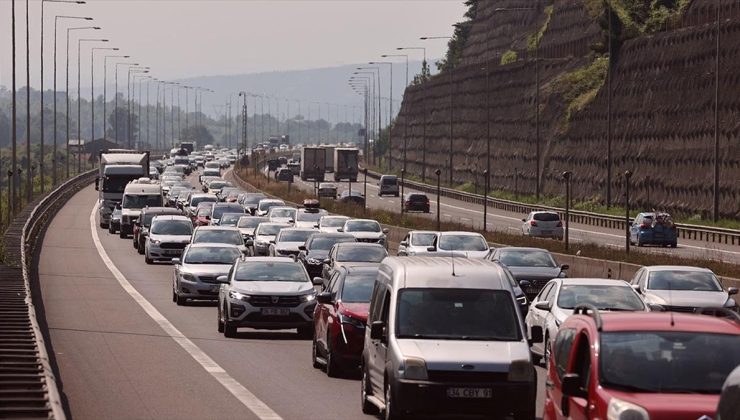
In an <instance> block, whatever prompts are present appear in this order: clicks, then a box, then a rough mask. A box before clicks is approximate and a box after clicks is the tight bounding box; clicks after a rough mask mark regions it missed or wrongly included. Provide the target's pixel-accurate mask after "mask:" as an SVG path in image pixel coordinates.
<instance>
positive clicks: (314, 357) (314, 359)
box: [311, 335, 322, 369]
mask: <svg viewBox="0 0 740 420" xmlns="http://www.w3.org/2000/svg"><path fill="white" fill-rule="evenodd" d="M311 363H312V364H313V368H314V369H321V367H322V364H321V362H319V349H318V348H317V344H316V335H314V337H313V342H312V344H311Z"/></svg>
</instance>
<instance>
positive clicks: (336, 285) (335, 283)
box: [329, 273, 342, 298]
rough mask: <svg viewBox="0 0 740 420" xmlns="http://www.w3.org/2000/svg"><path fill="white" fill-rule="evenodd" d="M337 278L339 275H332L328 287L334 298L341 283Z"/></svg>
mask: <svg viewBox="0 0 740 420" xmlns="http://www.w3.org/2000/svg"><path fill="white" fill-rule="evenodd" d="M339 277H340V275H339V273H334V275H332V276H331V281H332V283H331V284H330V285H329V290H330V291H331V294H332V296H333V297H335V298H336V297H337V293H338V292H339V286H340V285H341V283H342V281H341V279H340V278H339Z"/></svg>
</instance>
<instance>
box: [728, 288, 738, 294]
mask: <svg viewBox="0 0 740 420" xmlns="http://www.w3.org/2000/svg"><path fill="white" fill-rule="evenodd" d="M736 294H737V287H728V288H727V295H728V296H732V295H736Z"/></svg>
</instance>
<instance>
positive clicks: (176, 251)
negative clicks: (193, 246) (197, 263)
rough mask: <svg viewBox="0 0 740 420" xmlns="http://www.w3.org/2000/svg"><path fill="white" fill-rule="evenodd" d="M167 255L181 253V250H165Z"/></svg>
mask: <svg viewBox="0 0 740 420" xmlns="http://www.w3.org/2000/svg"><path fill="white" fill-rule="evenodd" d="M164 253H165V255H180V251H178V250H175V249H168V250H165V251H164Z"/></svg>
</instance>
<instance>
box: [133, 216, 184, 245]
mask: <svg viewBox="0 0 740 420" xmlns="http://www.w3.org/2000/svg"><path fill="white" fill-rule="evenodd" d="M163 215H172V216H182V212H181V211H180V210H177V209H173V208H170V207H146V208H144V209H142V210H141V216H140V217H139V219H138V220H137V221H136V222H135V223H134V233H133V237H134V241H133V245H134V248H136V250H137V251H138V252H139V254H143V253H144V244H145V243H146V237H147V235H148V234H149V228H150V227H151V225H152V219H154V216H163Z"/></svg>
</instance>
